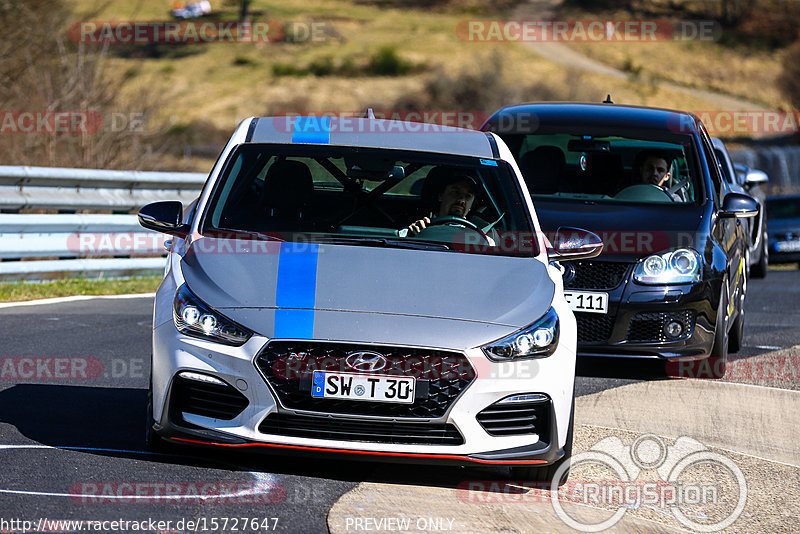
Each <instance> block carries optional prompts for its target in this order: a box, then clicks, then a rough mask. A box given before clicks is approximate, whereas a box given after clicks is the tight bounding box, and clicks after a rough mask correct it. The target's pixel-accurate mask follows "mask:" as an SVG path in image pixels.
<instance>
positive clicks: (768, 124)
mask: <svg viewBox="0 0 800 534" xmlns="http://www.w3.org/2000/svg"><path fill="white" fill-rule="evenodd" d="M692 113H693V114H694V115H695V116H696V117H697V118H699V119H700V120H701V121H702V123H703V124H704V125H705V127H706V129H707V130H708V133H709V134H711V135H713V136H720V135H724V136H750V135H789V134H795V133H797V132H798V131H800V111H781V110H750V111H747V110H725V109H723V110H695V111H692ZM692 122H693V121H692V119H691V118H689V117H688V116H685V115H684V116H680V117H675V118H673V119H670V120H669V124H668V125H667V126H668V128H669V129H670V130H671V131H673V132H675V133H690V132H692V131H693V124H692Z"/></svg>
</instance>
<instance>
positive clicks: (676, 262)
mask: <svg viewBox="0 0 800 534" xmlns="http://www.w3.org/2000/svg"><path fill="white" fill-rule="evenodd" d="M702 263H703V261H702V258H701V257H700V254H698V253H697V251H695V250H692V249H689V248H679V249H678V250H673V251H670V252H664V253H662V254H653V255H652V256H647V257H646V258H645V259H643V260H642V261H640V262H639V263H638V265H636V268H635V269H634V270H633V279H634V280H636V281H637V282H640V283H642V284H686V283H691V282H699V281H700V278H701V274H700V267H701V265H702Z"/></svg>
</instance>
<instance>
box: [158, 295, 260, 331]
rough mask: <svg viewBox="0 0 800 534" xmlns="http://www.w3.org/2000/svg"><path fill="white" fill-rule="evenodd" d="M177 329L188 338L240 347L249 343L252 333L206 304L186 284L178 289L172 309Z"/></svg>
mask: <svg viewBox="0 0 800 534" xmlns="http://www.w3.org/2000/svg"><path fill="white" fill-rule="evenodd" d="M172 318H173V320H174V321H175V328H177V329H178V331H179V332H181V333H182V334H186V335H187V336H192V337H198V338H200V339H207V340H209V341H216V342H217V343H222V344H224V345H233V346H238V345H241V344H243V343H244V342H245V341H247V340H248V339H249V338H250V336H251V335H252V332H250V331H249V330H247V329H246V328H244V327H243V326H240V325H238V324H236V323H235V322H233V321H232V320H230V319H228V318H227V317H225V316H224V315H222V314H220V313H219V312H217V311H214V310H212V309H211V308H210V307H209V306H207V305H206V304H204V303H203V302H202V301H201V300H200V299H199V298H197V297H196V296H195V295H194V293H192V292H191V291H189V288H188V287H186V284H184V285H182V286H181V287H179V288H178V291H177V292H176V293H175V302H174V306H173V308H172Z"/></svg>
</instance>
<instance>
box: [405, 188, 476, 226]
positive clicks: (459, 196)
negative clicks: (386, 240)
mask: <svg viewBox="0 0 800 534" xmlns="http://www.w3.org/2000/svg"><path fill="white" fill-rule="evenodd" d="M443 183H444V187H442V189H441V192H440V193H439V196H438V200H439V211H438V212H437V213H436V214H435V216H436V217H446V216H452V217H459V218H461V219H466V218H467V215H468V214H469V210H470V209H472V203H473V202H475V196H476V194H477V192H478V183H477V182H476V181H475V178H473V177H472V176H469V175H467V174H455V175H453V176H450V177H448V178H447V179H446V180H444V181H443ZM430 224H431V217H423V218H421V219H419V220H417V221H414V222H413V223H411V224H409V225H408V227H407V228H408V230H409V232H411V233H414V234H416V233H419V232H420V231H422V230H424V229H425V228H427V227H428V225H430Z"/></svg>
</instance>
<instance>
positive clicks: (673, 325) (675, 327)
mask: <svg viewBox="0 0 800 534" xmlns="http://www.w3.org/2000/svg"><path fill="white" fill-rule="evenodd" d="M664 331H665V332H666V333H667V335H668V336H669V337H678V336H680V335H681V334H682V333H683V325H682V324H681V323H679V322H678V321H671V322H670V323H669V324H667V327H666V328H665V329H664Z"/></svg>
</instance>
